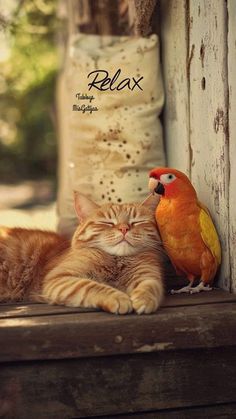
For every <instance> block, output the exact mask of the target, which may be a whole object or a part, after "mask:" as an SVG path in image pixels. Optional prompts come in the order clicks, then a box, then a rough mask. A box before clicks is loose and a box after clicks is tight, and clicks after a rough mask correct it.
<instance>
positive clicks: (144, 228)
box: [0, 193, 166, 314]
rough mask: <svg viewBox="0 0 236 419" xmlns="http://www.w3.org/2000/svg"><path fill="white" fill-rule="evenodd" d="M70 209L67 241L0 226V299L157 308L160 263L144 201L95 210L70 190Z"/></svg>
mask: <svg viewBox="0 0 236 419" xmlns="http://www.w3.org/2000/svg"><path fill="white" fill-rule="evenodd" d="M75 209H76V212H77V215H78V218H79V221H80V223H79V226H78V228H77V230H76V231H75V234H74V236H73V238H72V240H71V243H70V242H69V241H67V240H66V239H64V238H63V237H61V236H59V235H58V234H56V233H52V232H45V231H40V230H27V229H20V228H10V229H8V228H1V229H0V301H2V302H3V301H40V302H48V303H50V304H62V305H66V306H74V307H96V308H100V309H102V310H105V311H108V312H111V313H119V314H125V313H129V312H131V311H133V310H134V311H135V312H137V313H139V314H141V313H152V312H154V311H156V310H157V308H158V307H159V305H160V303H161V301H162V298H163V294H164V290H163V271H164V264H165V260H166V259H165V254H164V251H163V248H162V245H161V242H160V238H159V234H158V231H157V227H156V222H155V217H154V211H153V210H152V209H151V206H150V203H149V202H148V200H147V201H146V202H145V203H144V204H143V205H139V204H122V205H117V204H106V205H103V206H101V207H99V206H98V205H96V204H95V203H93V202H92V201H91V200H89V199H88V198H86V197H85V196H84V195H82V194H80V193H76V194H75Z"/></svg>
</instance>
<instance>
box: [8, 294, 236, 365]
mask: <svg viewBox="0 0 236 419" xmlns="http://www.w3.org/2000/svg"><path fill="white" fill-rule="evenodd" d="M223 325H227V328H223ZM222 330H223V333H222ZM235 336H236V303H233V302H232V303H230V302H228V303H218V304H217V303H216V304H214V303H213V304H210V305H198V306H186V307H166V308H162V309H160V310H159V311H158V312H157V313H155V314H153V315H150V316H138V315H135V314H130V315H126V316H114V315H111V314H107V313H104V312H96V313H94V312H92V313H68V314H66V315H63V314H61V315H60V314H55V315H52V314H51V315H44V316H36V317H19V318H9V319H1V322H0V342H1V345H0V362H8V361H19V360H37V359H44V360H46V359H60V358H78V357H90V356H95V357H96V356H98V357H99V356H106V355H115V354H127V353H134V354H135V353H152V352H163V351H174V350H180V349H181V350H182V349H196V348H198V349H199V348H208V349H210V348H211V349H212V348H222V347H224V346H235V345H236V341H235Z"/></svg>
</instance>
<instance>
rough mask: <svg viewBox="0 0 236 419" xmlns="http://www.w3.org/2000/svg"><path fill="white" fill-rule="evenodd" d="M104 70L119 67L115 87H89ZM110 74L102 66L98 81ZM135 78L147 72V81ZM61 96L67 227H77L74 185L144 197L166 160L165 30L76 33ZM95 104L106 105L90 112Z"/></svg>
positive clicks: (98, 193) (103, 196) (105, 198)
mask: <svg viewBox="0 0 236 419" xmlns="http://www.w3.org/2000/svg"><path fill="white" fill-rule="evenodd" d="M119 69H120V70H121V71H120V73H119V72H118V73H119V74H118V76H117V71H118V70H119ZM96 70H103V71H104V70H105V71H107V72H108V74H109V75H108V77H110V79H112V78H113V77H114V75H115V74H116V77H117V78H116V80H115V81H114V80H113V84H112V86H111V85H110V84H109V83H108V82H106V83H107V84H106V83H105V84H104V86H103V88H107V89H108V90H103V91H100V90H98V89H96V88H95V87H94V86H93V87H91V90H89V86H88V84H89V83H91V82H92V80H93V79H94V77H95V76H96V74H97V73H92V74H91V75H90V76H89V77H88V75H89V74H90V73H91V72H94V71H96ZM105 74H106V73H104V72H100V73H98V75H97V80H100V79H102V78H103V77H104V75H105ZM142 77H143V78H142ZM133 78H134V79H135V80H136V81H137V80H139V79H141V80H140V81H139V86H140V87H139V86H137V85H135V81H134V80H133ZM124 79H130V81H127V80H126V81H123V80H124ZM127 84H128V85H127ZM100 85H101V84H100ZM100 85H99V86H100ZM109 87H110V88H111V89H112V90H110V88H109ZM117 87H118V89H120V88H122V87H123V89H122V90H117ZM76 95H77V97H76ZM86 95H87V96H93V97H94V99H92V100H91V98H89V99H85V98H84V97H85V96H86ZM59 97H60V100H59V103H60V109H59V119H60V125H61V128H60V130H61V135H60V156H59V157H60V170H59V197H58V211H59V217H60V222H59V231H60V232H63V233H65V232H66V233H68V234H70V233H71V232H72V231H73V229H74V227H75V226H76V224H77V220H76V218H75V213H74V208H73V194H72V191H73V190H78V191H80V192H83V193H85V194H87V195H88V196H90V197H91V198H93V199H94V200H95V201H96V202H98V203H105V202H109V201H110V202H132V201H141V200H142V199H143V198H144V197H145V196H146V195H147V192H148V189H147V181H148V172H149V170H150V169H151V168H153V167H154V166H158V165H164V164H165V157H164V151H163V142H162V127H161V123H160V121H159V118H158V116H159V114H160V112H161V109H162V106H163V100H164V95H163V85H162V78H161V71H160V60H159V41H158V37H157V36H156V35H152V36H150V37H149V38H139V37H133V38H132V37H111V36H102V37H101V36H97V35H83V34H80V35H76V36H74V37H73V38H72V39H71V41H70V45H69V49H68V56H67V59H66V64H65V69H64V71H63V73H62V76H61V78H60V83H59ZM89 106H91V107H93V108H97V109H98V110H93V111H92V112H90V111H91V108H89ZM86 107H87V110H86V111H84V109H85V108H86Z"/></svg>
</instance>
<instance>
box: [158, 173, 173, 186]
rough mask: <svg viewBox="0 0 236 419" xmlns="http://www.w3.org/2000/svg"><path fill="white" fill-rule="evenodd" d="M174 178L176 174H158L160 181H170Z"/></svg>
mask: <svg viewBox="0 0 236 419" xmlns="http://www.w3.org/2000/svg"><path fill="white" fill-rule="evenodd" d="M175 179H176V176H175V175H173V173H167V174H165V175H161V176H160V181H161V182H162V183H164V184H166V183H171V182H173V181H174V180H175Z"/></svg>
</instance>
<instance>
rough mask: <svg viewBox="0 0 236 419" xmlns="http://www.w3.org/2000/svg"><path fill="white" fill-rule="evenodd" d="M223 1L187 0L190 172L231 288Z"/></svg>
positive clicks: (222, 281)
mask: <svg viewBox="0 0 236 419" xmlns="http://www.w3.org/2000/svg"><path fill="white" fill-rule="evenodd" d="M226 7H227V5H226V2H224V1H221V0H215V1H210V0H204V1H202V0H199V1H196V0H190V1H189V22H190V29H189V49H190V50H192V51H193V54H192V57H191V63H190V64H189V78H190V104H189V107H190V144H191V154H190V172H191V180H192V182H193V184H194V186H195V187H196V190H197V192H198V196H199V199H200V200H201V201H202V202H203V203H204V204H205V205H206V206H207V207H208V208H209V210H210V212H211V213H212V216H213V220H214V222H215V224H216V226H217V229H218V232H219V235H220V238H221V245H222V252H223V263H222V268H221V272H220V284H221V286H222V287H223V288H225V289H229V288H230V268H229V266H230V264H229V213H228V198H229V196H228V195H229V191H228V184H229V154H228V151H229V150H228V147H229V143H228V141H229V138H228V85H227V9H226Z"/></svg>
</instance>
